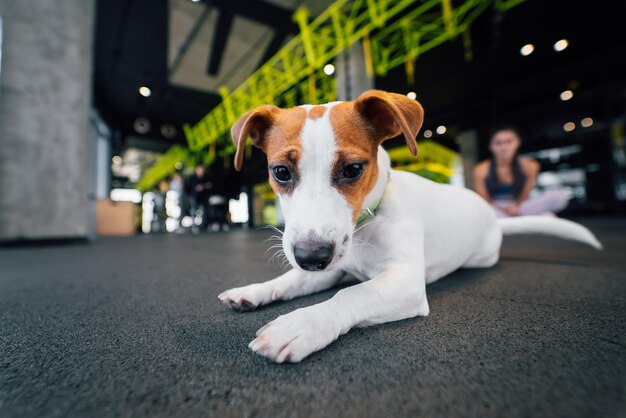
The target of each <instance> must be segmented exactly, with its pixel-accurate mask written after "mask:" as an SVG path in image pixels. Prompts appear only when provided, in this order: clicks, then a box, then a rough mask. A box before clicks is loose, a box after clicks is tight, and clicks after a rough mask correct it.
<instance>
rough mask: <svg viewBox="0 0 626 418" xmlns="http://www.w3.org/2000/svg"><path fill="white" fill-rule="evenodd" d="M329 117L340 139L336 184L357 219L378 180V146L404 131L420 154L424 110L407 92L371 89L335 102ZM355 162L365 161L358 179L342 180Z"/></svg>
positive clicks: (415, 151)
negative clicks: (419, 146)
mask: <svg viewBox="0 0 626 418" xmlns="http://www.w3.org/2000/svg"><path fill="white" fill-rule="evenodd" d="M329 117H330V121H331V124H332V126H333V131H334V134H335V141H336V143H337V153H336V158H335V163H334V167H333V173H335V175H336V176H337V179H335V181H334V185H335V187H336V188H337V189H338V190H339V191H340V192H341V193H342V194H343V195H344V196H345V198H346V200H347V201H348V203H349V204H350V206H351V207H352V209H353V221H354V222H356V219H358V217H359V214H360V213H361V209H362V206H363V202H364V200H365V197H366V196H367V195H368V194H369V193H370V192H371V191H372V189H373V188H374V186H375V185H376V182H377V180H378V175H379V172H378V164H377V156H378V146H379V145H380V144H381V143H382V142H384V141H385V140H387V139H390V138H393V137H395V136H397V135H399V134H400V133H402V134H404V137H405V140H406V143H407V145H408V147H409V149H410V150H411V152H412V153H413V155H417V144H416V142H415V137H416V136H417V133H418V132H419V129H420V127H421V126H422V121H423V119H424V111H423V109H422V106H421V105H420V104H419V103H418V102H416V101H415V100H411V99H409V98H408V97H406V96H403V95H400V94H394V93H386V92H383V91H380V90H370V91H367V92H365V93H363V94H362V95H361V96H359V98H358V99H357V100H355V101H354V102H343V103H339V104H337V105H335V106H333V107H332V108H331V109H330V114H329ZM352 163H361V164H363V173H362V175H361V176H360V177H359V178H358V179H357V180H356V181H343V182H342V181H341V180H339V177H340V175H341V172H342V171H343V170H344V168H345V167H346V166H347V165H349V164H352Z"/></svg>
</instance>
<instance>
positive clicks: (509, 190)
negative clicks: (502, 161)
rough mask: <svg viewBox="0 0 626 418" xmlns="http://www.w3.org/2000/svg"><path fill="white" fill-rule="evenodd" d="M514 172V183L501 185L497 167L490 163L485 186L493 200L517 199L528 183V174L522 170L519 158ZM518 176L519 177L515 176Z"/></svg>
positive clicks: (514, 163) (513, 168) (513, 166)
mask: <svg viewBox="0 0 626 418" xmlns="http://www.w3.org/2000/svg"><path fill="white" fill-rule="evenodd" d="M511 169H512V170H514V175H513V179H514V180H513V183H501V182H499V181H498V175H497V174H496V165H495V164H494V163H493V161H490V162H489V173H488V174H487V178H486V179H485V186H486V187H487V192H488V193H489V197H491V198H492V199H517V198H518V197H519V195H520V193H521V192H522V189H523V188H524V184H525V183H526V174H525V173H524V170H522V165H521V163H520V161H519V158H516V159H515V161H514V162H513V164H512V167H511ZM515 174H517V175H515Z"/></svg>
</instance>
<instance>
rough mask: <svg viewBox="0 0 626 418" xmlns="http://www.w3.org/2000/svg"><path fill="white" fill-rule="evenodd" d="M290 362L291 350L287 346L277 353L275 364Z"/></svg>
mask: <svg viewBox="0 0 626 418" xmlns="http://www.w3.org/2000/svg"><path fill="white" fill-rule="evenodd" d="M289 360H291V350H290V348H289V346H286V347H284V348H283V349H282V350H281V351H280V353H278V357H276V363H284V362H286V361H287V362H288V361H289Z"/></svg>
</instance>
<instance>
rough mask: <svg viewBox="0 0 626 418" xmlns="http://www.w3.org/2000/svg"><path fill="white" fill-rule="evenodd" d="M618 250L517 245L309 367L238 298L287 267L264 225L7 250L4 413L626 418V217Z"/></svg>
mask: <svg viewBox="0 0 626 418" xmlns="http://www.w3.org/2000/svg"><path fill="white" fill-rule="evenodd" d="M583 223H585V224H587V225H588V226H590V227H591V228H592V229H593V230H594V232H596V233H597V235H598V237H599V238H600V239H601V240H602V241H603V242H604V244H605V245H606V250H605V251H604V252H596V251H594V250H592V249H589V248H587V247H584V246H582V245H578V244H575V243H569V242H563V241H559V240H555V239H548V238H515V239H512V238H511V239H506V240H505V243H504V248H503V252H502V260H501V262H500V263H499V264H498V265H497V266H496V267H494V268H491V269H486V270H465V271H459V272H456V273H454V274H452V275H451V276H450V277H447V278H445V279H442V280H441V281H439V282H437V283H435V284H433V285H430V286H429V287H428V289H427V290H428V294H429V301H430V308H431V314H430V316H428V317H426V318H415V319H409V320H405V321H400V322H396V323H391V324H385V325H381V326H376V327H370V328H366V329H358V330H354V331H352V332H350V333H348V334H347V335H345V336H343V337H341V338H340V339H339V340H338V341H336V342H335V343H333V344H332V345H331V346H329V347H328V348H327V349H326V350H323V351H321V352H319V353H316V354H314V355H312V356H311V357H309V358H308V359H306V360H305V361H304V362H302V363H300V364H295V365H276V364H273V363H270V362H269V361H267V360H265V359H263V358H261V357H258V356H256V355H254V354H253V353H252V352H251V351H249V350H248V348H247V343H248V342H249V341H250V340H251V339H252V338H253V336H254V332H255V331H256V330H257V329H258V328H259V327H261V326H262V325H264V324H265V323H266V322H268V321H270V320H272V319H274V318H275V317H276V316H278V315H280V314H283V313H286V312H289V311H291V310H293V309H295V308H297V307H301V306H307V305H311V304H314V303H317V302H320V301H323V300H325V299H328V298H329V297H331V296H332V295H333V294H334V293H335V292H336V291H337V289H333V290H330V291H327V292H323V293H320V294H317V295H313V296H308V297H304V298H301V299H297V300H294V301H290V302H287V303H279V304H275V305H271V306H269V307H266V308H264V309H260V310H258V311H255V312H250V313H236V312H232V311H230V310H228V309H227V308H225V307H224V306H223V305H221V304H220V303H219V302H218V301H217V299H216V296H217V294H218V293H219V292H220V291H222V290H225V289H227V288H230V287H233V286H239V285H243V284H246V283H251V282H254V281H262V280H267V279H270V278H272V277H273V276H275V275H276V274H278V273H279V272H280V271H281V268H280V266H278V265H276V264H269V265H268V264H267V258H268V257H267V256H266V257H265V258H264V252H265V249H266V248H267V247H268V246H269V244H267V243H264V242H263V241H264V240H265V238H267V236H268V234H267V233H265V232H243V231H238V232H232V233H230V234H213V235H202V236H191V235H185V236H139V237H135V238H126V239H103V240H99V241H97V242H95V243H92V244H84V245H71V246H54V247H35V248H13V249H11V248H4V249H0V416H1V417H3V418H8V417H47V416H56V417H74V416H85V417H108V416H121V417H160V416H162V417H194V416H199V417H213V416H215V417H230V416H233V417H272V418H274V417H307V416H314V417H340V416H341V417H410V416H425V417H439V416H440V417H489V416H494V417H496V416H498V417H501V416H507V417H517V416H520V417H521V416H528V417H547V416H550V417H552V416H561V417H626V327H625V322H626V220H625V219H597V220H587V221H584V222H583Z"/></svg>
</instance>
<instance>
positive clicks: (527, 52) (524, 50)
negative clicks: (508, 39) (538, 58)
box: [519, 44, 535, 56]
mask: <svg viewBox="0 0 626 418" xmlns="http://www.w3.org/2000/svg"><path fill="white" fill-rule="evenodd" d="M534 50H535V46H534V45H533V44H526V45H524V46H523V47H522V49H520V50H519V52H520V54H522V55H523V56H528V55H530V54H532V53H533V51H534Z"/></svg>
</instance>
